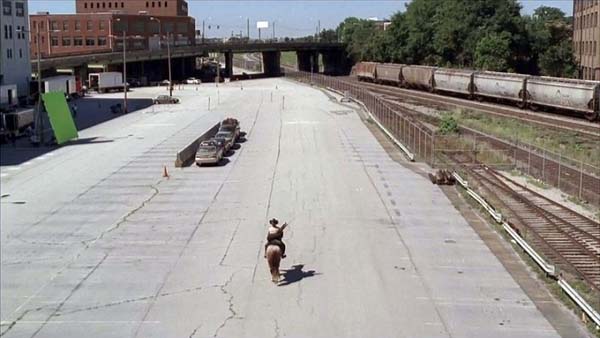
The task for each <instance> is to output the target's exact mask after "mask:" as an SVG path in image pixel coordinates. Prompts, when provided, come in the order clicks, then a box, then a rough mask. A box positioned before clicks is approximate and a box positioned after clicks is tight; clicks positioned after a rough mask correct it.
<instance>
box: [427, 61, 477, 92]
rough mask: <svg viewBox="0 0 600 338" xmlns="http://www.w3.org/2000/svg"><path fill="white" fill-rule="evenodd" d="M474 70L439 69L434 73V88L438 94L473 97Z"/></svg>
mask: <svg viewBox="0 0 600 338" xmlns="http://www.w3.org/2000/svg"><path fill="white" fill-rule="evenodd" d="M474 74H475V72H474V71H472V70H462V69H450V68H437V69H436V70H435V73H434V84H433V87H434V88H435V90H436V91H437V92H449V93H456V94H463V95H468V96H469V97H472V96H473V75H474Z"/></svg>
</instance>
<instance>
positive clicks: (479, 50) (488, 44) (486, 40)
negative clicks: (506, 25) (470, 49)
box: [475, 33, 511, 72]
mask: <svg viewBox="0 0 600 338" xmlns="http://www.w3.org/2000/svg"><path fill="white" fill-rule="evenodd" d="M510 52H511V51H510V37H509V36H508V34H507V33H500V34H498V33H492V34H490V35H488V36H485V37H483V38H482V39H481V40H480V41H479V42H478V43H477V46H476V47H475V67H476V68H479V69H482V70H493V71H499V72H506V71H509V70H510V68H509V58H510V56H511V55H510Z"/></svg>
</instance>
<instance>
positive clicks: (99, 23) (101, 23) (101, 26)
mask: <svg viewBox="0 0 600 338" xmlns="http://www.w3.org/2000/svg"><path fill="white" fill-rule="evenodd" d="M98 26H99V28H100V30H101V31H103V30H104V29H105V27H106V23H104V20H100V21H99V22H98Z"/></svg>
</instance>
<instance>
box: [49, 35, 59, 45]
mask: <svg viewBox="0 0 600 338" xmlns="http://www.w3.org/2000/svg"><path fill="white" fill-rule="evenodd" d="M50 46H52V47H56V46H58V37H56V36H53V37H51V38H50Z"/></svg>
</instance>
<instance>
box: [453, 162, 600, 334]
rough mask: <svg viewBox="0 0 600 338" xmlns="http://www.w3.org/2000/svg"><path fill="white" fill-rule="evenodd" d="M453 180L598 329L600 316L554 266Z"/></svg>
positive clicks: (462, 181) (459, 179)
mask: <svg viewBox="0 0 600 338" xmlns="http://www.w3.org/2000/svg"><path fill="white" fill-rule="evenodd" d="M453 176H454V178H455V179H456V181H457V182H458V183H459V185H460V186H461V187H463V188H464V189H465V190H466V191H467V193H468V194H469V196H471V197H472V198H473V199H474V200H475V201H477V203H479V204H480V205H481V206H482V207H483V208H484V209H485V210H486V211H487V212H488V213H489V214H490V216H491V217H492V218H493V219H494V220H495V221H496V222H497V223H499V224H501V225H502V227H503V228H504V230H505V231H506V232H507V233H508V234H509V235H510V237H511V238H512V239H513V240H514V241H515V242H516V243H517V244H518V245H519V246H520V247H521V249H523V251H525V252H526V253H527V254H528V255H529V257H531V259H533V260H534V261H535V262H536V264H537V265H538V266H539V267H540V268H541V269H542V270H543V271H544V272H545V273H546V274H547V275H548V276H550V277H552V278H555V279H556V280H557V283H558V285H559V286H560V288H561V289H562V290H563V292H564V293H566V294H567V295H568V296H569V298H571V300H572V301H573V302H574V303H575V304H577V306H578V307H579V308H580V309H581V310H582V311H583V312H584V313H585V314H586V315H587V316H588V317H589V318H590V319H591V320H592V321H593V322H594V323H595V324H596V327H597V328H600V315H599V314H598V312H597V311H596V310H594V308H592V307H591V306H590V305H589V304H588V303H587V302H586V301H585V299H583V297H581V295H579V293H577V291H576V290H575V289H573V287H571V285H569V283H568V282H567V281H566V280H565V279H564V278H562V277H561V276H560V274H558V273H557V269H556V267H555V266H554V265H552V264H550V263H548V262H546V261H545V260H544V258H542V256H541V255H540V254H538V253H537V252H536V251H535V250H534V249H533V248H532V247H531V246H530V245H529V244H528V243H527V241H525V240H524V239H523V238H522V237H521V236H520V235H519V234H518V233H517V232H516V231H515V230H514V229H513V228H512V227H511V226H510V224H508V223H507V222H506V221H505V220H504V219H503V217H502V214H501V213H500V212H498V211H496V209H494V207H493V206H491V205H490V204H489V203H488V202H487V201H486V200H485V199H484V198H483V197H481V196H479V194H477V193H476V192H475V191H474V190H473V189H471V188H470V187H469V184H468V182H467V181H466V180H465V179H463V178H462V177H461V176H460V175H459V174H458V173H456V172H454V173H453Z"/></svg>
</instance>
